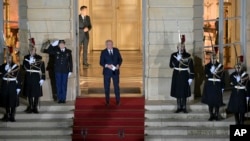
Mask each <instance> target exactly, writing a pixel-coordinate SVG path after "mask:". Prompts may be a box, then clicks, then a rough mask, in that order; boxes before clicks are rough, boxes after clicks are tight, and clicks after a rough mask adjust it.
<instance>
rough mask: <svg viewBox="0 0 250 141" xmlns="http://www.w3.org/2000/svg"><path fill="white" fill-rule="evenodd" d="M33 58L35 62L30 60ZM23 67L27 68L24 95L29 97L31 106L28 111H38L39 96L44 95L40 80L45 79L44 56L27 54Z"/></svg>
mask: <svg viewBox="0 0 250 141" xmlns="http://www.w3.org/2000/svg"><path fill="white" fill-rule="evenodd" d="M31 58H33V59H34V63H31V64H30V62H29V60H30V59H31ZM23 68H24V70H25V80H24V96H27V97H28V100H29V107H28V108H30V109H27V112H28V113H31V112H32V111H33V112H35V113H37V106H38V98H39V97H41V96H42V95H43V93H42V87H41V85H40V83H39V82H40V80H45V65H44V61H43V60H42V56H40V55H38V54H35V55H34V56H31V55H30V54H29V55H26V56H25V57H24V60H23Z"/></svg>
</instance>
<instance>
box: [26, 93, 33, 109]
mask: <svg viewBox="0 0 250 141" xmlns="http://www.w3.org/2000/svg"><path fill="white" fill-rule="evenodd" d="M28 100H29V106H28V107H27V109H26V113H32V110H33V105H34V103H33V98H32V97H28Z"/></svg>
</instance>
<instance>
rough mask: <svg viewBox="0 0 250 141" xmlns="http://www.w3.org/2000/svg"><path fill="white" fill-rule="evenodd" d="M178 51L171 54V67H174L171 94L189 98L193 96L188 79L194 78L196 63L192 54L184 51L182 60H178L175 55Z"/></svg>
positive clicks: (176, 96)
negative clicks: (194, 63)
mask: <svg viewBox="0 0 250 141" xmlns="http://www.w3.org/2000/svg"><path fill="white" fill-rule="evenodd" d="M177 54H178V52H174V53H172V55H171V58H170V62H169V67H170V68H173V69H174V70H173V75H172V83H171V92H170V95H171V96H172V97H175V98H187V97H190V96H191V89H190V86H189V83H188V79H194V65H193V59H192V57H191V55H190V54H189V53H187V52H184V53H182V58H183V59H182V60H181V61H178V60H177V59H176V58H175V56H177Z"/></svg>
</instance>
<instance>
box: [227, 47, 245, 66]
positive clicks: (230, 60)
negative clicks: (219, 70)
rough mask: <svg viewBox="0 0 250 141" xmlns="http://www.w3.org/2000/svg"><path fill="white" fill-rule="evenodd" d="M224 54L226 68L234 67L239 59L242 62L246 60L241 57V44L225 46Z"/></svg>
mask: <svg viewBox="0 0 250 141" xmlns="http://www.w3.org/2000/svg"><path fill="white" fill-rule="evenodd" d="M235 50H236V51H235ZM223 54H224V56H223V57H224V58H223V63H224V67H225V69H230V68H234V66H235V64H236V63H237V60H238V61H239V62H240V61H244V59H245V58H242V57H241V55H242V54H243V53H242V52H241V48H240V44H235V46H234V45H233V44H232V45H230V46H224V52H223ZM242 59H243V60H242Z"/></svg>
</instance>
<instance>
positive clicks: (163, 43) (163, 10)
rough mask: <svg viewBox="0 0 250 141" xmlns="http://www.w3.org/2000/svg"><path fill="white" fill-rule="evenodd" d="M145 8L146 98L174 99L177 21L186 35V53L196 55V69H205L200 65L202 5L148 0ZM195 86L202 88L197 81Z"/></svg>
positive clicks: (195, 1) (179, 0) (178, 0)
mask: <svg viewBox="0 0 250 141" xmlns="http://www.w3.org/2000/svg"><path fill="white" fill-rule="evenodd" d="M144 6H145V7H147V11H146V13H147V14H146V15H145V16H144V21H143V22H144V23H145V22H146V25H147V27H145V29H144V30H146V31H144V34H145V35H144V36H145V37H144V49H145V50H144V59H145V60H144V61H145V66H144V67H145V68H144V69H145V78H144V80H145V81H144V82H145V83H144V89H145V95H146V99H148V100H169V99H172V98H171V97H170V87H171V79H172V69H170V67H169V59H170V55H171V54H172V53H173V52H175V51H177V48H176V46H177V43H178V30H177V29H178V28H177V21H178V23H179V26H180V30H181V33H183V34H185V35H186V50H187V51H188V52H189V53H191V54H193V55H194V60H195V69H196V70H197V69H201V67H202V66H201V65H200V63H201V62H202V59H201V58H202V57H201V56H202V51H203V50H202V46H203V44H202V39H203V30H202V26H203V18H202V17H203V2H202V1H200V0H185V1H183V0H168V1H166V0H148V1H147V2H146V3H144ZM196 62H197V64H196ZM198 83H200V82H199V81H198ZM200 84H201V83H200ZM194 86H196V89H197V88H199V87H200V85H198V84H197V85H196V82H195V81H194V83H193V86H192V89H194V88H193V87H194ZM192 93H194V92H192ZM197 93H198V94H199V92H197ZM193 96H194V95H193Z"/></svg>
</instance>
